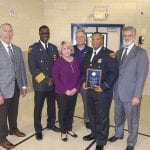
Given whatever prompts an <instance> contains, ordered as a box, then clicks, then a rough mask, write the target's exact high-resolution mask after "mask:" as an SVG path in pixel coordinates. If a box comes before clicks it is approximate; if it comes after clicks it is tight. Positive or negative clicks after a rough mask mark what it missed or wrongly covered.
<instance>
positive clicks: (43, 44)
mask: <svg viewBox="0 0 150 150" xmlns="http://www.w3.org/2000/svg"><path fill="white" fill-rule="evenodd" d="M40 43H41V44H42V46H43V47H44V49H46V47H45V43H44V42H43V41H41V40H40ZM46 45H47V47H48V43H46Z"/></svg>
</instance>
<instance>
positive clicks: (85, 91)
mask: <svg viewBox="0 0 150 150" xmlns="http://www.w3.org/2000/svg"><path fill="white" fill-rule="evenodd" d="M80 93H81V96H82V101H83V106H84V112H83V117H84V122H85V123H86V122H89V116H88V110H87V90H86V89H83V87H81V89H80Z"/></svg>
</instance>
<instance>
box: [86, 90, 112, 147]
mask: <svg viewBox="0 0 150 150" xmlns="http://www.w3.org/2000/svg"><path fill="white" fill-rule="evenodd" d="M87 100H88V101H87V106H88V115H89V119H90V126H91V130H92V133H93V135H94V137H95V139H96V144H97V145H105V144H106V143H107V138H108V133H109V110H110V105H111V101H112V92H111V91H110V92H109V91H108V92H102V93H97V92H94V91H93V90H88V94H87Z"/></svg>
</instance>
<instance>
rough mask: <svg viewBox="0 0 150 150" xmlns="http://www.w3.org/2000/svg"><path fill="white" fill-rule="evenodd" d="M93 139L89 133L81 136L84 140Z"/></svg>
mask: <svg viewBox="0 0 150 150" xmlns="http://www.w3.org/2000/svg"><path fill="white" fill-rule="evenodd" d="M93 139H94V136H93V135H92V134H89V135H86V136H84V137H83V140H84V141H91V140H93Z"/></svg>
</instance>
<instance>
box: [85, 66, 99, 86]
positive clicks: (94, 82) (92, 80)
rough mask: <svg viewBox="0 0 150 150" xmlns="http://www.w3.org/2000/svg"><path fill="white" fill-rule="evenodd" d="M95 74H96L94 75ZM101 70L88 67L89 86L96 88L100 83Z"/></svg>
mask: <svg viewBox="0 0 150 150" xmlns="http://www.w3.org/2000/svg"><path fill="white" fill-rule="evenodd" d="M92 74H95V75H92ZM100 79H101V70H94V69H88V70H87V87H89V88H94V87H95V86H99V85H100V81H101V80H100Z"/></svg>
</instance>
